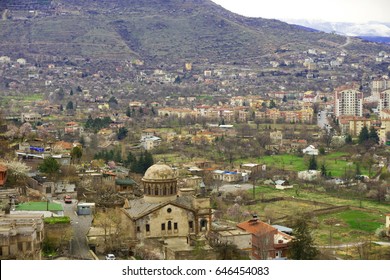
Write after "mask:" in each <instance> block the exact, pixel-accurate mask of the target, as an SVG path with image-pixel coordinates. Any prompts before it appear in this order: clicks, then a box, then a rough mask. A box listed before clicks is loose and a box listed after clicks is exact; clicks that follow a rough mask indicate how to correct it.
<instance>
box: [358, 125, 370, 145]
mask: <svg viewBox="0 0 390 280" xmlns="http://www.w3.org/2000/svg"><path fill="white" fill-rule="evenodd" d="M369 138H370V135H369V133H368V129H367V126H364V127H363V128H362V130H361V131H360V133H359V144H363V143H364V142H366V141H367V140H368V139H369Z"/></svg>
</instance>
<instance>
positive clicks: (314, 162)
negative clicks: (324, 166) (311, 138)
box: [309, 155, 318, 170]
mask: <svg viewBox="0 0 390 280" xmlns="http://www.w3.org/2000/svg"><path fill="white" fill-rule="evenodd" d="M317 167H318V165H317V160H316V157H315V156H314V155H312V156H311V158H310V160H309V170H317Z"/></svg>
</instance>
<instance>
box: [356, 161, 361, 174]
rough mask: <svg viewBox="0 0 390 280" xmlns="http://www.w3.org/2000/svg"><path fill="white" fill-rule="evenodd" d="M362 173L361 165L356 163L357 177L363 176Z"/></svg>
mask: <svg viewBox="0 0 390 280" xmlns="http://www.w3.org/2000/svg"><path fill="white" fill-rule="evenodd" d="M361 174H362V172H361V171H360V164H359V163H356V175H361Z"/></svg>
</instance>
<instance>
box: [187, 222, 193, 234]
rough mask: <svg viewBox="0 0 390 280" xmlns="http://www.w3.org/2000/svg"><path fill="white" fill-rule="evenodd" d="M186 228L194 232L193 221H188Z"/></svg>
mask: <svg viewBox="0 0 390 280" xmlns="http://www.w3.org/2000/svg"><path fill="white" fill-rule="evenodd" d="M188 227H189V228H190V231H191V232H192V231H194V222H193V221H188Z"/></svg>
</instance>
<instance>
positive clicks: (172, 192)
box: [170, 185, 173, 194]
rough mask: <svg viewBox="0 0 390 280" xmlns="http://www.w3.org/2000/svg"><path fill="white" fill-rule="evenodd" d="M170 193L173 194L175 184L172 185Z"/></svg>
mask: <svg viewBox="0 0 390 280" xmlns="http://www.w3.org/2000/svg"><path fill="white" fill-rule="evenodd" d="M170 194H173V186H172V185H171V192H170Z"/></svg>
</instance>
